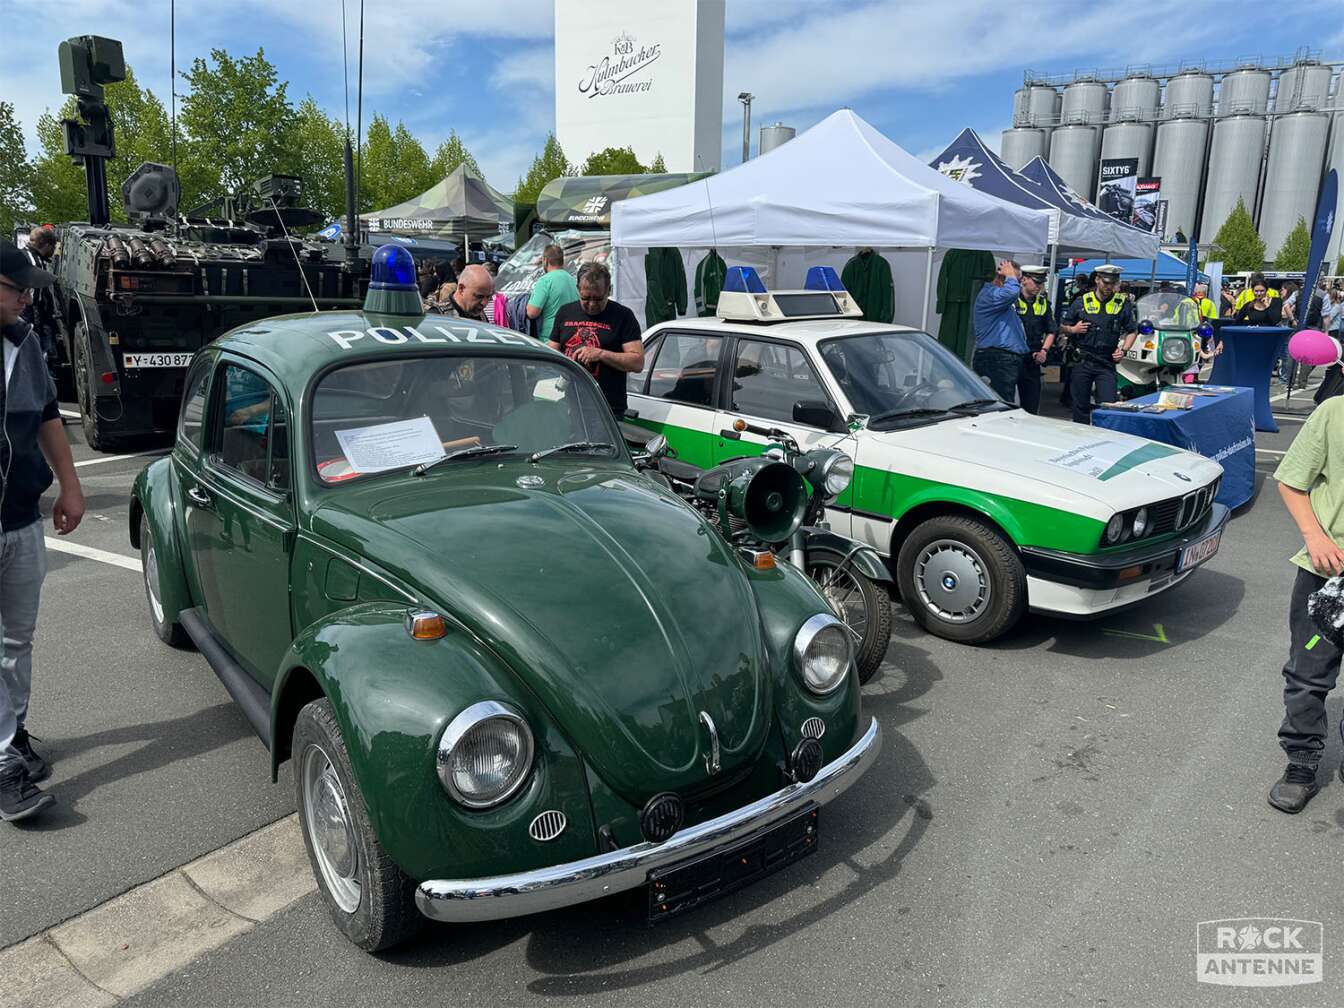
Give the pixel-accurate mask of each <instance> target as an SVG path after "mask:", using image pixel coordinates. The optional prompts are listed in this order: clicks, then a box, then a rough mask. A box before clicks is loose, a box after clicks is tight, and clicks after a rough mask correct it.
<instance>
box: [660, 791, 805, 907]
mask: <svg viewBox="0 0 1344 1008" xmlns="http://www.w3.org/2000/svg"><path fill="white" fill-rule="evenodd" d="M819 812H820V809H819V807H818V806H816V805H809V806H807V807H806V808H804V809H803V810H802V811H801V812H798V813H797V814H795V815H793V816H791V817H790V818H788V819H785V820H784V821H783V822H779V823H775V824H774V825H773V826H767V827H766V828H765V829H763V830H761V831H760V832H758V833H754V834H752V835H751V836H749V837H747V838H745V839H744V840H742V841H740V842H739V843H736V844H734V845H733V846H731V847H728V848H726V849H724V850H719V851H713V852H711V853H709V854H702V855H700V857H698V858H695V859H693V860H690V861H683V862H682V863H681V864H675V865H670V866H669V867H667V868H660V869H658V870H656V871H652V872H649V923H650V924H655V923H657V922H659V921H665V920H667V919H669V918H671V917H675V916H677V915H678V914H681V913H684V912H685V911H687V910H691V909H694V908H695V907H698V906H700V905H701V904H703V903H708V902H709V901H710V900H712V899H716V898H717V897H719V896H722V895H724V894H725V893H730V892H733V891H734V890H736V889H741V888H742V887H743V886H748V885H751V883H753V882H755V881H757V880H758V879H762V878H764V877H765V876H767V875H770V874H772V873H774V872H777V871H779V870H780V869H781V868H783V867H784V866H785V865H790V864H793V862H795V861H797V860H798V859H799V858H803V857H806V856H807V855H808V854H811V853H812V852H813V851H814V850H816V849H817V819H818V813H819Z"/></svg>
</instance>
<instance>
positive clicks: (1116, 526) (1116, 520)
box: [1106, 514, 1125, 546]
mask: <svg viewBox="0 0 1344 1008" xmlns="http://www.w3.org/2000/svg"><path fill="white" fill-rule="evenodd" d="M1124 532H1125V516H1124V515H1122V514H1113V515H1111V520H1110V521H1108V522H1107V523H1106V545H1107V546H1114V545H1115V544H1116V543H1118V542H1119V541H1120V537H1121V536H1122V535H1124Z"/></svg>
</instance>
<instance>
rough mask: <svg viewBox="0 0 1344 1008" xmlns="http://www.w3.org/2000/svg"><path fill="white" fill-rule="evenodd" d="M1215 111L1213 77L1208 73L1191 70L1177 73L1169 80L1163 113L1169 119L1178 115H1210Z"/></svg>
mask: <svg viewBox="0 0 1344 1008" xmlns="http://www.w3.org/2000/svg"><path fill="white" fill-rule="evenodd" d="M1212 112H1213V78H1212V77H1211V76H1209V75H1208V74H1206V73H1202V72H1196V71H1189V72H1186V73H1182V74H1177V75H1176V76H1175V77H1172V78H1171V79H1170V80H1168V81H1167V94H1166V100H1165V102H1164V103H1163V106H1162V114H1163V116H1164V117H1165V118H1167V119H1174V118H1176V117H1177V116H1181V115H1185V116H1208V115H1210V114H1211V113H1212Z"/></svg>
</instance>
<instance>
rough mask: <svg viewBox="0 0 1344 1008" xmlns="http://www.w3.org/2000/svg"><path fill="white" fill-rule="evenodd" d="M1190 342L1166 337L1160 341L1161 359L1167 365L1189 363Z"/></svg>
mask: <svg viewBox="0 0 1344 1008" xmlns="http://www.w3.org/2000/svg"><path fill="white" fill-rule="evenodd" d="M1190 357H1191V354H1190V341H1189V340H1187V339H1182V338H1173V337H1170V336H1168V337H1167V338H1166V339H1164V340H1163V341H1162V359H1163V361H1164V362H1165V363H1167V364H1189V363H1190Z"/></svg>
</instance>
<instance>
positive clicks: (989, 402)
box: [947, 399, 1008, 413]
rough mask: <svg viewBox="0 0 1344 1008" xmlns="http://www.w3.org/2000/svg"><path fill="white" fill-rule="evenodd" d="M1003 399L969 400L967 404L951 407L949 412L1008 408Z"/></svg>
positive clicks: (948, 409) (962, 403)
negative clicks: (994, 407)
mask: <svg viewBox="0 0 1344 1008" xmlns="http://www.w3.org/2000/svg"><path fill="white" fill-rule="evenodd" d="M1007 405H1008V404H1007V403H1005V402H1004V401H1003V400H1002V399H967V400H966V401H965V402H960V403H957V404H956V405H955V406H949V407H948V408H947V411H948V412H949V413H953V412H955V411H957V410H964V409H973V408H974V407H976V406H1007Z"/></svg>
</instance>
